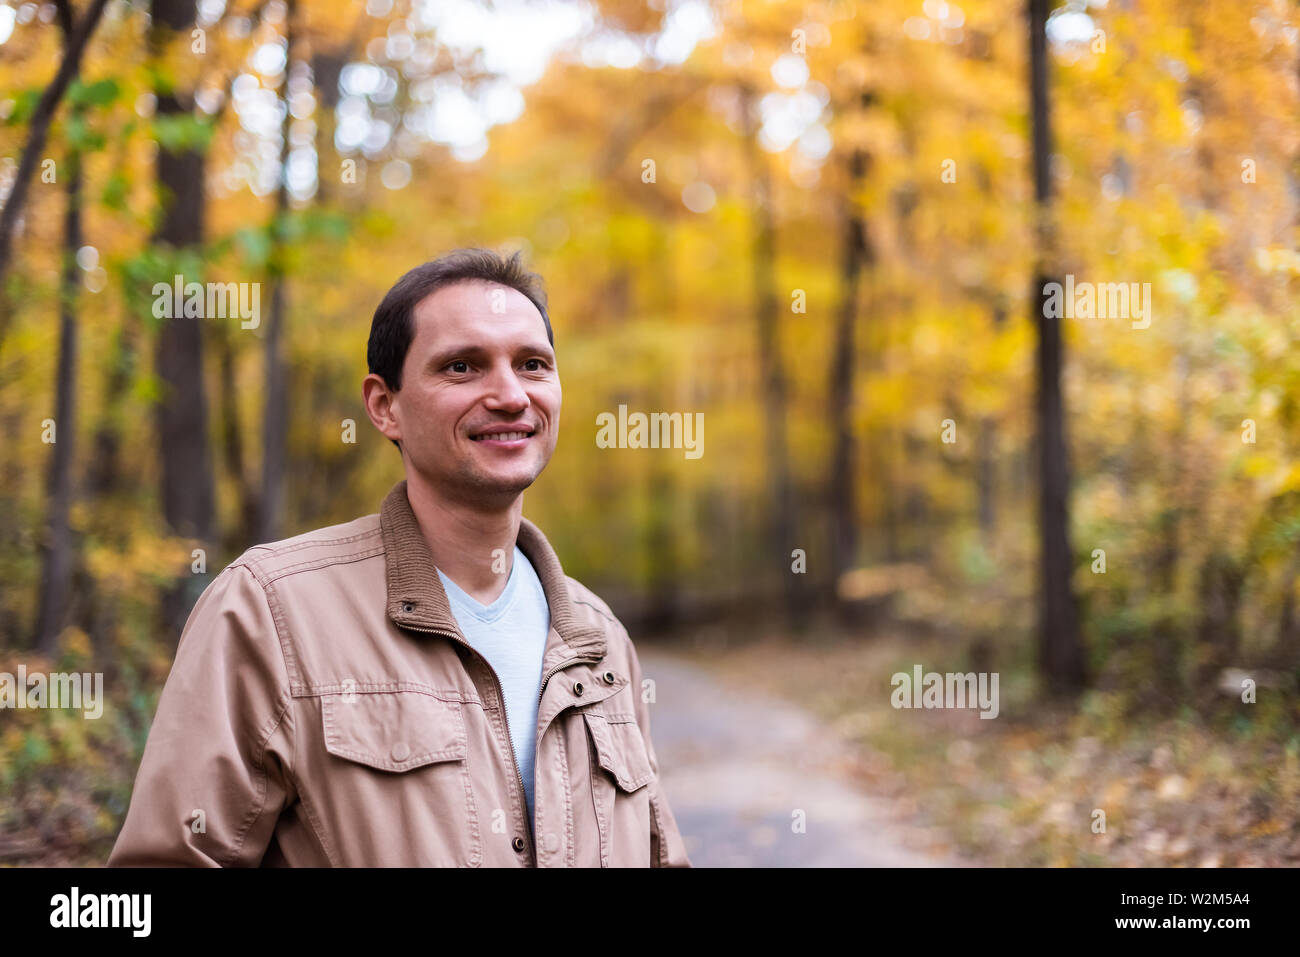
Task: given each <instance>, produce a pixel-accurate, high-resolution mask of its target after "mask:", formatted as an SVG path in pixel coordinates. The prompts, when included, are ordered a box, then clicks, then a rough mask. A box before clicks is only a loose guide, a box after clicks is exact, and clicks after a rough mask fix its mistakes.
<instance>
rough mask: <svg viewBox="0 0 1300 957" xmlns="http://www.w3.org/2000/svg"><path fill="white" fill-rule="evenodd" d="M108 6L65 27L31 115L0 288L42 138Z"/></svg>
mask: <svg viewBox="0 0 1300 957" xmlns="http://www.w3.org/2000/svg"><path fill="white" fill-rule="evenodd" d="M107 3H108V0H91V4H90V7H89V8H88V9H87V10H86V13H85V15H84V16H83V17H82V18H81V19H80V20H79V21H77V22H76V25H75V26H71V29H66V28H65V36H64V49H63V62H61V63H60V64H59V69H58V72H56V73H55V74H54V79H53V80H52V81H51V82H50V85H49V86H47V87H46V88H45V91H44V92H43V93H42V94H41V98H40V100H39V101H38V102H37V104H36V109H35V110H34V111H33V112H32V120H31V128H30V130H29V132H28V134H27V143H26V144H25V145H24V146H23V152H22V156H21V157H20V158H19V160H18V169H17V171H16V172H15V174H14V181H13V186H12V187H11V189H10V190H9V196H8V198H7V199H6V200H5V204H4V208H3V209H2V210H0V287H3V286H4V280H5V276H6V275H7V274H8V272H9V265H10V262H11V259H12V254H13V238H14V232H15V230H16V229H17V226H18V220H19V218H20V217H21V215H22V211H23V205H24V204H25V202H26V200H27V188H28V187H29V186H30V185H31V182H32V175H33V174H34V173H35V172H36V165H37V163H39V162H40V160H41V154H42V152H43V151H44V149H45V139H46V137H47V136H48V135H49V132H50V123H51V122H53V120H54V112H55V110H57V109H58V107H59V102H60V101H61V100H62V99H63V95H64V94H65V93H66V92H67V90H68V86H69V85H70V84H71V83H72V81H73V80H74V79H76V77H77V73H78V71H79V70H80V69H81V57H82V54H84V53H85V52H86V44H87V43H88V42H89V41H90V35H91V34H92V33H94V32H95V27H97V26H98V25H99V20H100V17H101V16H102V15H103V13H104V7H105V6H106V5H107ZM58 11H59V16H60V18H61V19H62V22H63V23H64V24H65V25H70V24H71V17H72V14H71V10H70V8H69V7H68V6H67V4H66V3H61V4H58ZM5 331H6V330H5V323H4V319H3V318H0V339H3V338H4V333H5Z"/></svg>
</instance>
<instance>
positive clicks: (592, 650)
mask: <svg viewBox="0 0 1300 957" xmlns="http://www.w3.org/2000/svg"><path fill="white" fill-rule="evenodd" d="M379 525H380V529H381V530H382V532H383V537H384V561H385V566H386V574H387V578H388V617H389V618H391V619H392V620H393V622H394V623H395V624H398V625H405V626H408V627H412V628H422V629H428V630H433V631H438V632H442V633H444V634H450V635H452V636H454V637H456V638H459V639H461V640H464V636H463V635H462V634H461V631H460V628H459V627H458V626H457V624H456V617H455V615H453V614H452V611H451V604H450V603H449V602H448V601H447V592H446V590H445V589H444V588H443V587H442V580H441V579H440V578H439V577H438V572H437V566H436V565H434V563H433V555H432V553H430V551H429V546H428V543H427V542H425V540H424V533H423V532H422V531H421V530H420V523H419V522H418V521H417V520H416V518H415V513H414V512H413V511H412V510H411V503H410V500H409V499H408V498H407V497H406V480H405V479H402V481H400V482H398V483H397V484H396V485H394V486H393V489H392V491H390V492H389V493H388V497H387V498H385V499H384V504H383V507H382V508H381V509H380V512H379ZM516 543H517V544H518V545H519V548H520V550H521V551H522V552H523V553H524V554H525V555H527V556H528V560H529V562H531V563H532V566H533V568H534V569H535V570H536V572H537V577H538V578H539V579H541V582H542V590H543V591H544V592H545V593H546V603H547V605H549V606H550V609H551V629H552V631H553V632H554V633H556V634H558V637H559V638H560V640H561V641H562V642H563V644H564V645H567V646H568V648H569V649H570V650H571V651H572V653H573V654H574V655H577V656H580V657H584V658H586V657H593V658H596V659H599V658H602V657H604V655H605V650H606V648H605V633H604V629H602V628H600V627H594V628H593V627H591V626H587V625H583V624H581V623H580V622H579V621H578V619H577V618H576V617H575V616H574V611H573V603H572V600H571V598H570V596H569V586H568V581H567V580H566V579H565V575H564V570H563V569H562V568H561V567H560V560H559V558H557V557H556V555H555V551H554V550H553V549H552V548H551V544H550V542H548V541H547V540H546V536H544V535H543V534H542V533H541V530H540V529H538V527H537V526H536V525H534V524H533V523H532V522H530V521H528V519H526V518H522V517H521V518H520V520H519V537H518V538H517V539H516ZM551 645H552V642H551V641H550V640H548V642H547V657H548V658H549V657H550V656H551V653H552V647H551ZM564 654H565V655H566V656H567V654H568V653H567V652H564Z"/></svg>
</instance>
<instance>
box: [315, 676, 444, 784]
mask: <svg viewBox="0 0 1300 957" xmlns="http://www.w3.org/2000/svg"><path fill="white" fill-rule="evenodd" d="M321 711H322V719H323V723H324V728H325V749H326V750H327V751H329V753H330V754H333V755H335V756H337V757H340V758H347V759H348V760H349V761H358V762H360V763H361V764H365V765H369V766H370V767H372V768H379V769H380V770H381V771H409V770H410V769H411V768H418V767H421V766H423V765H425V764H432V763H434V762H435V761H463V760H464V759H465V757H466V756H467V754H468V742H467V739H466V737H465V719H464V716H463V715H462V714H461V703H460V702H459V701H444V700H443V699H441V698H435V697H433V696H432V695H427V694H422V693H421V692H418V691H376V692H365V693H358V694H353V695H350V696H348V695H333V694H332V695H325V696H324V697H323V698H322V699H321Z"/></svg>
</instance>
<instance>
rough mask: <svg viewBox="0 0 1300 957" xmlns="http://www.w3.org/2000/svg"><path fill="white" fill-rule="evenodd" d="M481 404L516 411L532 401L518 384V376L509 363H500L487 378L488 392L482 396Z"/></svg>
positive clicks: (506, 410) (519, 410) (504, 410)
mask: <svg viewBox="0 0 1300 957" xmlns="http://www.w3.org/2000/svg"><path fill="white" fill-rule="evenodd" d="M483 404H484V405H486V406H487V407H488V408H489V409H499V410H500V411H502V412H510V413H518V412H522V411H523V410H524V409H526V408H528V407H529V406H530V405H531V404H532V403H531V402H530V401H529V399H528V393H527V392H525V391H524V387H523V386H522V385H521V384H520V382H519V377H518V376H517V375H515V370H514V369H513V368H511V367H510V365H509V364H502V365H500V366H497V367H496V368H495V369H494V371H493V373H492V375H491V376H490V377H489V378H488V392H487V395H486V396H484V399H483Z"/></svg>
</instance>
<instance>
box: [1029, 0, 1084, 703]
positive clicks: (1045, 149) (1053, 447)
mask: <svg viewBox="0 0 1300 957" xmlns="http://www.w3.org/2000/svg"><path fill="white" fill-rule="evenodd" d="M1050 7H1051V0H1029V18H1028V19H1029V54H1030V75H1029V86H1030V100H1031V103H1032V113H1033V168H1034V197H1035V200H1036V210H1035V211H1036V217H1037V240H1038V250H1039V262H1038V266H1037V269H1036V270H1035V272H1036V276H1035V281H1034V295H1033V296H1032V302H1033V304H1034V307H1035V317H1034V318H1035V321H1036V322H1037V324H1038V354H1037V371H1038V395H1037V407H1036V411H1037V417H1038V478H1039V535H1040V548H1041V564H1040V575H1041V579H1040V591H1039V637H1038V641H1039V647H1038V666H1039V672H1040V674H1041V675H1042V677H1043V679H1044V682H1045V684H1046V687H1047V690H1048V692H1049V694H1052V695H1067V694H1071V693H1073V692H1076V691H1078V690H1079V689H1081V688H1082V687H1083V685H1084V683H1085V680H1086V675H1085V668H1084V655H1083V643H1082V640H1081V638H1080V634H1079V622H1078V611H1077V609H1076V606H1075V600H1074V591H1073V588H1072V586H1071V581H1070V578H1071V575H1072V572H1073V568H1074V558H1073V550H1072V548H1071V546H1070V506H1069V494H1070V471H1069V460H1068V456H1067V444H1066V437H1065V406H1064V397H1063V395H1062V392H1061V373H1062V366H1063V363H1064V350H1063V347H1062V340H1061V319H1060V318H1059V317H1051V316H1048V315H1047V308H1046V299H1047V294H1046V286H1047V284H1048V283H1049V282H1051V281H1052V280H1050V279H1049V278H1048V276H1047V275H1046V272H1047V270H1048V269H1049V268H1052V267H1054V266H1055V260H1056V257H1055V248H1056V247H1055V238H1056V237H1055V230H1054V227H1053V224H1052V221H1051V216H1052V179H1051V158H1052V134H1051V106H1050V102H1049V98H1048V90H1049V88H1048V60H1047V57H1048V51H1047V15H1048V12H1049V9H1050Z"/></svg>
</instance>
